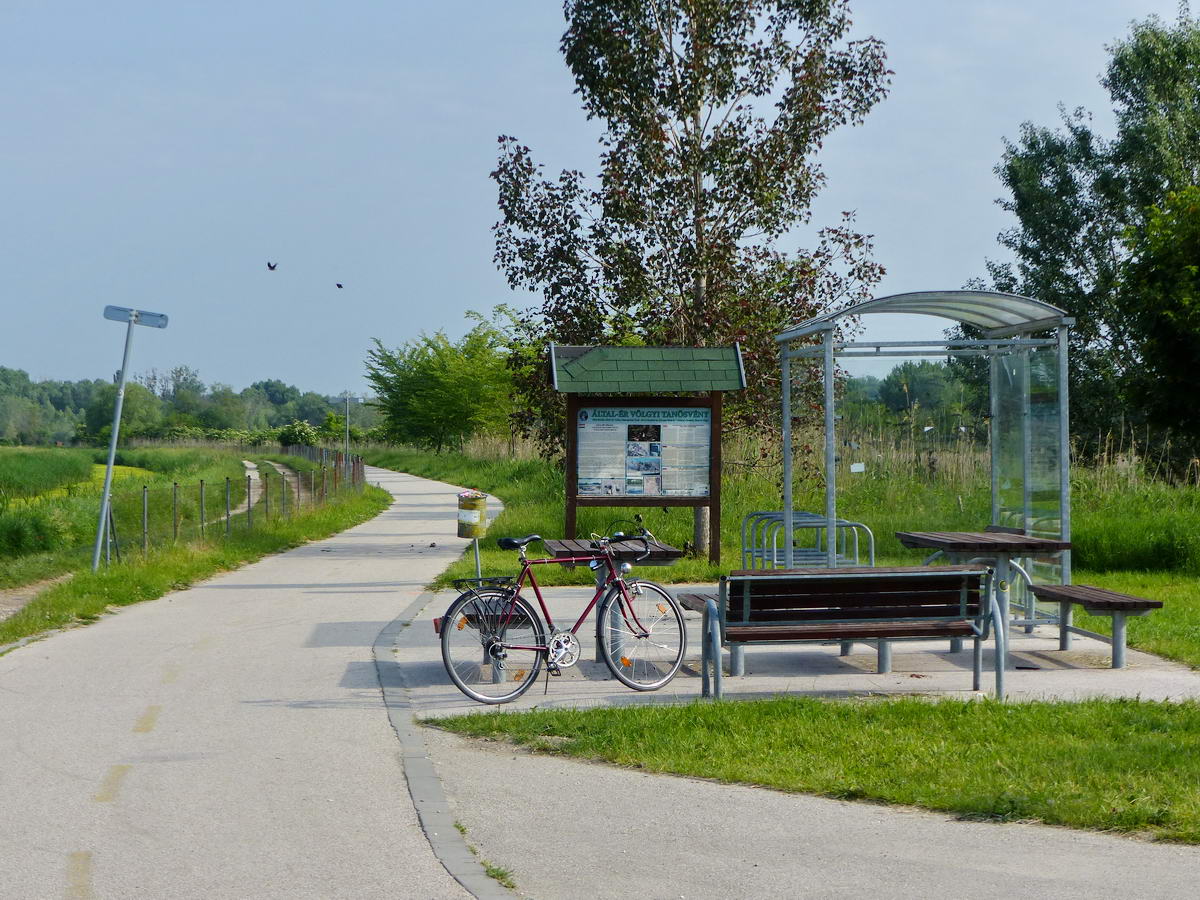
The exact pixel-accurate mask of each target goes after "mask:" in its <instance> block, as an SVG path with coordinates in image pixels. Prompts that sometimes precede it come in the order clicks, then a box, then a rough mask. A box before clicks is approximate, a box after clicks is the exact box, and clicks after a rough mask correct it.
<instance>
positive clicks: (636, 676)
mask: <svg viewBox="0 0 1200 900" xmlns="http://www.w3.org/2000/svg"><path fill="white" fill-rule="evenodd" d="M625 588H626V592H622V590H621V585H620V584H615V585H613V586H612V587H611V588H610V589H609V591H608V594H607V595H606V596H605V598H604V600H603V602H602V603H601V604H600V609H599V611H598V612H597V615H598V616H600V647H601V651H602V655H603V656H604V662H605V663H606V664H607V665H608V669H609V671H610V672H612V673H613V675H614V676H616V678H617V680H618V681H620V682H621V683H622V684H624V685H626V686H628V687H631V688H633V689H634V690H635V691H656V690H658V689H659V688H660V687H662V686H663V685H664V684H666V683H667V682H668V681H670V680H671V679H672V678H674V677H675V673H676V672H678V671H679V666H680V664H681V663H682V662H683V654H684V651H686V650H687V630H686V629H685V628H684V625H683V612H682V611H681V610H680V609H679V604H678V603H677V602H675V598H674V597H672V596H671V595H670V594H669V593H667V590H666V588H664V587H662V586H661V585H657V584H655V583H654V582H652V581H640V580H638V581H627V582H626V583H625Z"/></svg>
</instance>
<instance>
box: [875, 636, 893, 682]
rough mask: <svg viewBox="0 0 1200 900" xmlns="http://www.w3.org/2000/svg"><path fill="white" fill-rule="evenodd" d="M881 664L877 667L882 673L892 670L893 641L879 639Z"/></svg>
mask: <svg viewBox="0 0 1200 900" xmlns="http://www.w3.org/2000/svg"><path fill="white" fill-rule="evenodd" d="M878 644H879V665H878V666H877V667H876V668H877V669H878V670H879V674H880V675H886V674H887V673H888V672H890V671H892V642H891V641H879V642H878Z"/></svg>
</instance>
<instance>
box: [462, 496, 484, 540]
mask: <svg viewBox="0 0 1200 900" xmlns="http://www.w3.org/2000/svg"><path fill="white" fill-rule="evenodd" d="M486 532H487V494H485V493H483V492H481V491H462V492H461V493H460V494H459V495H458V536H459V537H461V538H481V537H483V536H484V534H485V533H486Z"/></svg>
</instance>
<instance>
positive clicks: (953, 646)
mask: <svg viewBox="0 0 1200 900" xmlns="http://www.w3.org/2000/svg"><path fill="white" fill-rule="evenodd" d="M950 652H951V653H962V638H950Z"/></svg>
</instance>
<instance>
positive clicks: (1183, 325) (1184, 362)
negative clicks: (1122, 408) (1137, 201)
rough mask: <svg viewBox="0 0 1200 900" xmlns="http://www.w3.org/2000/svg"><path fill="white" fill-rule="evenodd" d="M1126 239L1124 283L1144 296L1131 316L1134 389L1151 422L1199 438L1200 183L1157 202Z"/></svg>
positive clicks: (1125, 287) (1126, 289)
mask: <svg viewBox="0 0 1200 900" xmlns="http://www.w3.org/2000/svg"><path fill="white" fill-rule="evenodd" d="M1127 245H1128V248H1129V251H1130V254H1131V255H1130V258H1129V260H1128V261H1127V262H1126V264H1125V266H1124V268H1123V271H1122V280H1121V289H1122V293H1123V294H1125V295H1126V296H1130V297H1137V298H1138V300H1139V303H1138V305H1137V307H1136V308H1135V309H1134V310H1132V311H1131V315H1130V318H1129V330H1130V332H1131V334H1133V335H1134V336H1135V339H1136V340H1137V343H1138V346H1139V349H1140V356H1141V366H1140V367H1139V369H1138V371H1137V374H1136V377H1135V378H1134V379H1133V394H1134V396H1135V397H1136V398H1137V400H1138V401H1139V403H1140V405H1141V408H1142V409H1144V410H1145V411H1146V414H1147V417H1148V418H1149V419H1150V421H1151V422H1152V423H1153V424H1156V425H1158V426H1160V427H1163V428H1174V429H1177V430H1179V431H1181V432H1183V433H1184V434H1187V435H1189V436H1190V437H1191V438H1192V439H1200V418H1198V417H1197V415H1196V409H1197V403H1196V372H1197V371H1200V187H1195V186H1191V187H1187V188H1184V189H1183V190H1182V191H1179V192H1171V193H1169V194H1167V196H1166V200H1165V202H1164V203H1163V204H1162V206H1161V207H1159V206H1151V207H1150V208H1149V210H1148V211H1147V217H1146V224H1145V227H1144V228H1142V229H1133V228H1131V229H1130V230H1129V232H1128V235H1127Z"/></svg>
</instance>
